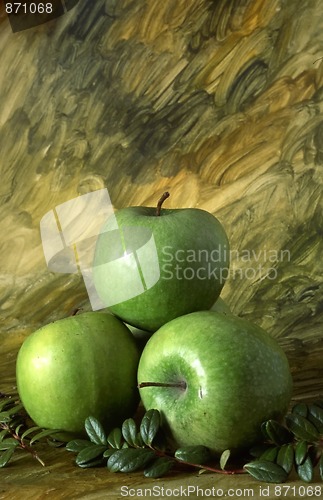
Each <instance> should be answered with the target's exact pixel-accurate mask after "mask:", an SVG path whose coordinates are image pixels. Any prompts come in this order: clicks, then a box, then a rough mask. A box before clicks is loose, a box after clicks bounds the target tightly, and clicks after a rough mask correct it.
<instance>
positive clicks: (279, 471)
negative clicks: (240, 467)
mask: <svg viewBox="0 0 323 500" xmlns="http://www.w3.org/2000/svg"><path fill="white" fill-rule="evenodd" d="M244 469H245V470H246V471H247V472H248V473H249V474H250V475H251V476H252V477H254V478H255V479H257V480H258V481H265V482H267V483H283V482H284V481H286V479H287V477H288V474H287V472H286V471H285V470H284V469H283V468H282V467H281V466H280V465H278V464H275V463H273V462H268V461H266V460H262V461H261V460H254V461H253V462H249V463H248V464H246V465H245V466H244Z"/></svg>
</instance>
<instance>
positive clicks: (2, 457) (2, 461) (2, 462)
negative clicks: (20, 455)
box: [0, 446, 15, 468]
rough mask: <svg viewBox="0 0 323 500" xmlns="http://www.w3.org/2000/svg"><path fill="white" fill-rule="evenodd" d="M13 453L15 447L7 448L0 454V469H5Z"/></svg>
mask: <svg viewBox="0 0 323 500" xmlns="http://www.w3.org/2000/svg"><path fill="white" fill-rule="evenodd" d="M14 452H15V447H14V446H13V447H12V448H8V449H7V450H6V451H5V452H3V453H1V454H0V467H1V468H2V467H5V466H6V465H7V463H8V462H9V460H10V459H11V457H12V455H13V454H14Z"/></svg>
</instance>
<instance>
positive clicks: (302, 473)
mask: <svg viewBox="0 0 323 500" xmlns="http://www.w3.org/2000/svg"><path fill="white" fill-rule="evenodd" d="M297 474H298V477H299V478H300V479H301V480H302V481H305V482H306V483H310V482H311V481H313V477H314V467H313V464H312V461H311V459H310V457H307V458H306V460H305V461H304V462H303V463H302V464H301V465H298V466H297Z"/></svg>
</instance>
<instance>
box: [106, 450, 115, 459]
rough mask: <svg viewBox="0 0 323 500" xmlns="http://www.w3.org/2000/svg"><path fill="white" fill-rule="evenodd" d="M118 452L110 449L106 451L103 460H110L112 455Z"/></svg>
mask: <svg viewBox="0 0 323 500" xmlns="http://www.w3.org/2000/svg"><path fill="white" fill-rule="evenodd" d="M115 452H116V448H108V449H107V450H105V452H104V453H103V458H109V457H111V455H113V453H115Z"/></svg>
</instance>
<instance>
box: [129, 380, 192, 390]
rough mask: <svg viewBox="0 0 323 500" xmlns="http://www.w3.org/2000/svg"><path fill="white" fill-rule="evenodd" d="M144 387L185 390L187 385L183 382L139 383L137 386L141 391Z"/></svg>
mask: <svg viewBox="0 0 323 500" xmlns="http://www.w3.org/2000/svg"><path fill="white" fill-rule="evenodd" d="M144 387H178V388H179V389H184V390H185V389H186V387H187V384H186V382H184V380H183V381H182V382H169V383H167V382H141V383H140V384H138V389H143V388H144Z"/></svg>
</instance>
